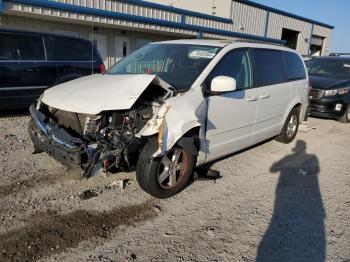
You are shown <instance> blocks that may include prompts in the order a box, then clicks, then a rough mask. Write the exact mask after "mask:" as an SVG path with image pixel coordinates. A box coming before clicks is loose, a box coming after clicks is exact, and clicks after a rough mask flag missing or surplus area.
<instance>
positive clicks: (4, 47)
mask: <svg viewBox="0 0 350 262" xmlns="http://www.w3.org/2000/svg"><path fill="white" fill-rule="evenodd" d="M18 50H19V42H18V39H17V38H16V36H15V35H12V34H0V60H18V59H19V57H18Z"/></svg>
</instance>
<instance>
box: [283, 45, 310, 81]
mask: <svg viewBox="0 0 350 262" xmlns="http://www.w3.org/2000/svg"><path fill="white" fill-rule="evenodd" d="M282 55H283V62H284V71H285V74H286V79H287V80H298V79H305V78H306V72H305V67H304V64H303V62H302V61H301V59H300V57H299V56H298V55H297V54H295V53H292V52H285V51H283V52H282Z"/></svg>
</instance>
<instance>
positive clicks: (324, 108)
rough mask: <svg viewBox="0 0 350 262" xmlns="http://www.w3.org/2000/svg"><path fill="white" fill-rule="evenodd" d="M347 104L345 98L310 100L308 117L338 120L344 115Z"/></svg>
mask: <svg viewBox="0 0 350 262" xmlns="http://www.w3.org/2000/svg"><path fill="white" fill-rule="evenodd" d="M348 105H349V102H348V101H347V100H345V97H340V96H335V97H322V98H318V99H311V101H310V115H312V116H320V117H329V118H339V117H341V116H343V115H344V114H345V111H346V109H347V107H348Z"/></svg>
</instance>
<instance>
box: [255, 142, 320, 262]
mask: <svg viewBox="0 0 350 262" xmlns="http://www.w3.org/2000/svg"><path fill="white" fill-rule="evenodd" d="M293 151H294V153H293V154H290V155H288V156H285V157H284V158H282V159H281V160H279V161H277V162H276V163H274V164H273V165H272V167H271V170H270V171H271V172H274V173H277V172H280V177H279V180H278V184H277V187H276V197H275V205H274V211H273V216H272V219H271V221H270V224H269V227H268V229H267V231H266V232H265V235H264V237H263V239H262V240H261V242H260V244H259V247H258V251H257V257H256V261H257V262H265V261H269V262H273V261H279V262H280V261H283V262H285V261H308V262H310V261H317V262H322V261H325V255H326V237H325V227H324V219H325V211H324V208H323V204H322V197H321V193H320V188H319V183H318V175H319V173H320V166H319V161H318V159H317V157H316V156H315V155H313V154H308V153H306V143H305V142H304V141H302V140H299V141H297V143H296V146H295V148H294V149H293Z"/></svg>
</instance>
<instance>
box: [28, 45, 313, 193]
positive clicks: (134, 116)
mask: <svg viewBox="0 0 350 262" xmlns="http://www.w3.org/2000/svg"><path fill="white" fill-rule="evenodd" d="M308 93H309V80H308V75H307V73H306V68H305V65H304V62H303V60H302V58H301V57H300V55H299V54H298V53H297V52H296V51H294V50H292V49H289V48H286V47H282V46H278V45H272V44H264V43H256V42H248V41H220V40H174V41H166V42H159V43H152V44H149V45H146V46H144V47H142V48H141V49H139V50H137V51H135V52H134V53H132V54H130V55H129V56H127V57H125V58H124V59H122V60H121V61H119V62H118V63H116V64H115V65H114V66H112V67H111V68H110V69H109V70H108V71H107V72H106V73H105V74H100V75H91V76H87V77H83V78H80V79H77V80H73V81H70V82H67V83H64V84H60V85H57V86H55V87H52V88H50V89H48V90H46V91H45V93H44V94H43V95H42V96H41V97H40V99H39V101H38V103H37V104H36V105H32V106H31V107H30V112H31V116H32V120H31V122H30V124H29V134H30V137H31V139H32V141H33V143H34V146H35V152H36V153H38V152H46V153H48V154H49V155H51V156H52V157H54V158H55V159H56V160H58V161H59V162H61V163H62V164H64V165H65V166H67V167H79V168H81V169H82V173H83V174H84V176H86V177H90V176H93V175H95V174H98V172H99V171H100V170H105V171H106V172H118V171H122V170H133V168H134V167H136V178H137V181H138V183H139V185H140V187H141V188H142V189H144V190H145V191H146V192H148V193H149V194H151V195H153V196H155V197H158V198H166V197H170V196H172V195H174V194H176V193H178V192H180V191H181V190H182V189H183V188H185V186H186V184H187V183H188V182H189V180H190V179H191V176H192V174H193V170H194V167H195V166H196V165H197V166H198V165H201V164H204V163H207V162H209V161H213V160H215V159H218V158H220V157H223V156H225V155H228V154H231V153H234V152H237V151H239V150H242V149H244V148H247V147H250V146H252V145H254V144H257V143H259V142H261V141H264V140H266V139H269V138H272V137H276V140H277V141H280V142H283V143H289V142H291V141H292V140H293V139H294V138H295V136H296V134H297V131H298V126H299V122H300V121H301V120H302V119H304V116H305V114H306V112H307V107H308Z"/></svg>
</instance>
